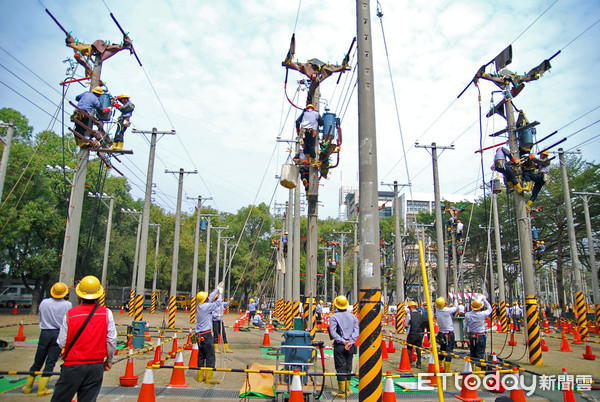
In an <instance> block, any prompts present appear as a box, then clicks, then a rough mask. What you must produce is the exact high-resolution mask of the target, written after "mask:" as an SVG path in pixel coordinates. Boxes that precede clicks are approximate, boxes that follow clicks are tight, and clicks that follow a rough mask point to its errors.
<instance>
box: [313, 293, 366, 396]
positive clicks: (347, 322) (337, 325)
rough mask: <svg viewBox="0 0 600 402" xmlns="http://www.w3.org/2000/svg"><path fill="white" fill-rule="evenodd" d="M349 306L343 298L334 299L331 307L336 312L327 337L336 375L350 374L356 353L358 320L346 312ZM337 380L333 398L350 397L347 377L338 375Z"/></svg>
mask: <svg viewBox="0 0 600 402" xmlns="http://www.w3.org/2000/svg"><path fill="white" fill-rule="evenodd" d="M319 305H320V304H319ZM349 305H350V304H349V303H348V299H346V297H345V296H338V297H336V298H335V299H334V300H333V306H334V307H335V309H336V310H337V312H336V313H335V314H333V315H332V316H331V319H330V321H329V325H330V326H329V336H330V337H331V338H332V339H333V361H334V363H335V371H336V372H337V373H338V374H340V373H351V372H352V359H353V358H354V354H355V353H356V345H355V343H356V339H357V338H358V334H359V328H358V318H356V317H355V316H354V314H352V312H351V311H348V306H349ZM337 380H338V389H339V392H333V396H334V397H338V398H346V397H348V396H350V395H352V391H351V390H350V380H348V377H346V376H343V375H338V377H337Z"/></svg>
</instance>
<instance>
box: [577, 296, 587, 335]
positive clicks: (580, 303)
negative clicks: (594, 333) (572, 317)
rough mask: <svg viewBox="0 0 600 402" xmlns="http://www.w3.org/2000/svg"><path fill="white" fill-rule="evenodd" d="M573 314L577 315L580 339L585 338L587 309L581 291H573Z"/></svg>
mask: <svg viewBox="0 0 600 402" xmlns="http://www.w3.org/2000/svg"><path fill="white" fill-rule="evenodd" d="M575 314H576V315H577V326H578V327H579V335H581V339H585V338H586V336H587V334H588V327H587V309H586V306H585V298H584V297H583V292H575Z"/></svg>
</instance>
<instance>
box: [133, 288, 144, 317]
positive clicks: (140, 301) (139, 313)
mask: <svg viewBox="0 0 600 402" xmlns="http://www.w3.org/2000/svg"><path fill="white" fill-rule="evenodd" d="M143 311H144V295H143V294H139V295H136V296H135V321H142V320H143V318H144V313H143Z"/></svg>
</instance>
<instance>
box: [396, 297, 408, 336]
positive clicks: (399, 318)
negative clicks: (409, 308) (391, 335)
mask: <svg viewBox="0 0 600 402" xmlns="http://www.w3.org/2000/svg"><path fill="white" fill-rule="evenodd" d="M405 319H406V310H404V302H402V303H398V304H397V305H396V332H397V333H402V332H403V331H404V320H405Z"/></svg>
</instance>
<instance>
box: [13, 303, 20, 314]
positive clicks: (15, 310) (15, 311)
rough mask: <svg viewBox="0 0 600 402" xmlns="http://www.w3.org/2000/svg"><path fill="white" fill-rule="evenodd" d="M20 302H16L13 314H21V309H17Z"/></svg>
mask: <svg viewBox="0 0 600 402" xmlns="http://www.w3.org/2000/svg"><path fill="white" fill-rule="evenodd" d="M17 306H18V304H17V303H15V308H13V315H17V314H19V310H18V309H17Z"/></svg>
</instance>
